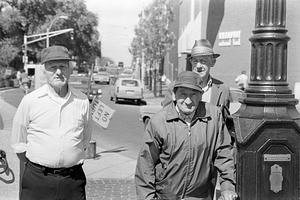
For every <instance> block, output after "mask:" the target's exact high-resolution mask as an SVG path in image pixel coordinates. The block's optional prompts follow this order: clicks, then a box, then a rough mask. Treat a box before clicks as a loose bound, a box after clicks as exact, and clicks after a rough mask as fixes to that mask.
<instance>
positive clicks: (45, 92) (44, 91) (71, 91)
mask: <svg viewBox="0 0 300 200" xmlns="http://www.w3.org/2000/svg"><path fill="white" fill-rule="evenodd" d="M50 87H51V86H50V85H49V84H48V83H46V84H44V85H43V86H41V90H39V93H38V97H43V96H46V95H48V96H53V94H51V91H50V89H51V88H50ZM68 89H69V91H68V93H67V96H70V95H75V96H76V97H80V94H79V93H78V91H77V90H75V89H74V88H73V87H71V86H70V85H68Z"/></svg>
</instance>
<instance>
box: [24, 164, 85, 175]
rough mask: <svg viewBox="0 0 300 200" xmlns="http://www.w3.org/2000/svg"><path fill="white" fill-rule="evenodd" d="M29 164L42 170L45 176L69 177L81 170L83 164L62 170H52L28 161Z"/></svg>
mask: <svg viewBox="0 0 300 200" xmlns="http://www.w3.org/2000/svg"><path fill="white" fill-rule="evenodd" d="M28 164H29V165H30V166H32V167H34V168H36V169H39V170H41V171H42V172H43V173H44V174H45V175H46V174H48V173H49V174H58V175H69V174H71V173H73V172H75V171H76V170H78V169H81V166H82V164H78V165H74V166H72V167H62V168H50V167H45V166H43V165H40V164H37V163H34V162H31V161H28Z"/></svg>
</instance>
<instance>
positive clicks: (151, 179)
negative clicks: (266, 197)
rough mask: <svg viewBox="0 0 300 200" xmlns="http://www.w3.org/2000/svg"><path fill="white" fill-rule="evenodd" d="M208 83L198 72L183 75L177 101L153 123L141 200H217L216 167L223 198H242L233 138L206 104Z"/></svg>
mask: <svg viewBox="0 0 300 200" xmlns="http://www.w3.org/2000/svg"><path fill="white" fill-rule="evenodd" d="M202 81H203V79H202V78H201V77H200V76H199V74H197V73H195V72H191V71H185V72H182V73H180V74H179V76H178V78H177V80H176V81H175V84H174V88H173V92H174V94H175V101H174V102H171V103H169V104H168V105H167V106H165V107H164V108H163V109H162V110H161V111H159V112H158V113H157V114H155V115H154V116H153V117H152V118H151V119H150V122H149V123H148V125H147V127H146V129H145V132H144V133H145V136H144V143H143V146H142V148H141V151H140V153H139V155H138V160H137V167H136V173H135V184H136V189H137V196H138V199H139V200H150V199H151V200H152V199H163V200H183V199H184V200H192V199H194V200H196V199H199V200H212V198H213V195H214V194H213V193H214V185H213V184H212V179H213V178H214V172H215V170H214V167H216V168H217V169H218V171H219V172H220V184H221V191H222V192H221V195H222V197H223V198H224V199H225V200H234V199H236V198H237V194H236V193H235V175H234V174H235V165H234V158H233V151H232V148H233V147H232V145H231V137H230V135H229V132H228V130H227V128H226V126H225V125H224V120H223V117H222V114H221V110H220V109H219V108H218V107H216V106H214V105H212V104H209V103H205V102H203V101H201V98H202V95H203V92H204V90H203V88H202V87H201V85H202V84H201V82H202Z"/></svg>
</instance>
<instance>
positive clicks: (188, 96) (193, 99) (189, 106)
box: [175, 87, 203, 115]
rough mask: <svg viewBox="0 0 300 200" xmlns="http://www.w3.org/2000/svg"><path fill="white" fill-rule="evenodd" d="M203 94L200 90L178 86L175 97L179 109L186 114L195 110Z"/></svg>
mask: <svg viewBox="0 0 300 200" xmlns="http://www.w3.org/2000/svg"><path fill="white" fill-rule="evenodd" d="M202 94H203V93H202V92H199V91H198V90H194V89H191V88H185V87H178V88H177V89H176V91H175V99H176V102H177V106H178V108H179V110H180V111H181V112H183V113H184V114H186V115H189V114H191V113H192V112H194V111H195V110H196V108H197V107H198V104H199V101H201V99H202Z"/></svg>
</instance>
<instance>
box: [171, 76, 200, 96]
mask: <svg viewBox="0 0 300 200" xmlns="http://www.w3.org/2000/svg"><path fill="white" fill-rule="evenodd" d="M201 82H202V78H201V77H200V76H199V75H198V74H197V73H195V72H193V71H183V72H181V73H180V74H179V75H178V77H177V79H176V81H175V84H174V89H175V88H178V87H185V88H190V89H194V90H197V91H199V92H203V89H202V88H201V86H200V83H201Z"/></svg>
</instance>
